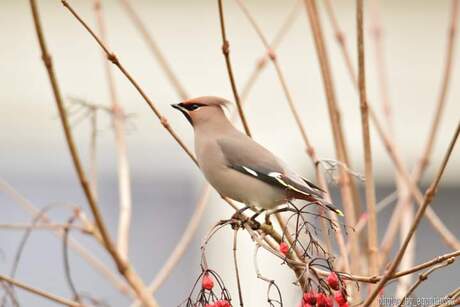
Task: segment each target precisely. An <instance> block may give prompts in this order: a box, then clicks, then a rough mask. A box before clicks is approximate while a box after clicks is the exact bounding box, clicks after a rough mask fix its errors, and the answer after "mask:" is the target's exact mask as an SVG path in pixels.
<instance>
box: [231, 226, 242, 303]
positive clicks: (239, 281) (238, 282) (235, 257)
mask: <svg viewBox="0 0 460 307" xmlns="http://www.w3.org/2000/svg"><path fill="white" fill-rule="evenodd" d="M237 238H238V228H236V229H235V230H234V234H233V248H232V251H233V264H234V265H235V275H236V284H237V286H238V298H239V300H240V306H241V307H243V306H244V303H243V292H242V290H241V280H240V271H239V269H238V259H237V254H236V251H237V246H238V242H237V240H238V239H237Z"/></svg>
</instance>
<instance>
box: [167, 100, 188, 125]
mask: <svg viewBox="0 0 460 307" xmlns="http://www.w3.org/2000/svg"><path fill="white" fill-rule="evenodd" d="M171 107H173V108H174V109H177V110H179V111H181V113H182V114H184V116H185V118H186V119H187V120H188V122H189V123H190V125H192V126H193V122H192V117H190V114H189V113H188V111H187V109H186V108H184V106H183V105H182V103H176V104H172V105H171Z"/></svg>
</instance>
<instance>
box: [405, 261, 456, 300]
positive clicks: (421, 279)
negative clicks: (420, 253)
mask: <svg viewBox="0 0 460 307" xmlns="http://www.w3.org/2000/svg"><path fill="white" fill-rule="evenodd" d="M454 261H455V258H453V257H452V258H449V259H447V260H446V261H445V262H443V263H440V264H437V265H435V266H433V267H431V268H430V269H429V270H427V271H426V272H423V273H422V274H420V275H419V276H418V279H417V281H416V282H415V283H414V284H413V285H412V286H411V287H410V288H409V291H407V293H406V295H404V297H403V298H402V299H401V302H400V303H399V305H398V307H401V306H403V304H404V302H405V300H406V298H408V297H409V296H410V295H411V294H412V292H414V290H415V289H416V288H417V287H418V286H420V284H421V283H422V282H424V281H425V280H427V279H428V276H429V275H430V274H431V273H433V272H434V271H436V270H438V269H441V268H443V267H446V266H448V265H450V264H452V263H454Z"/></svg>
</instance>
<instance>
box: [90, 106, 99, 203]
mask: <svg viewBox="0 0 460 307" xmlns="http://www.w3.org/2000/svg"><path fill="white" fill-rule="evenodd" d="M90 123H91V138H90V143H89V157H90V158H89V174H90V178H91V188H92V189H93V194H94V198H95V199H96V201H97V199H98V189H97V187H98V184H97V110H94V111H93V112H92V113H91V121H90Z"/></svg>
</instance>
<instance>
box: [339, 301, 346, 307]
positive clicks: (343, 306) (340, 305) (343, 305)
mask: <svg viewBox="0 0 460 307" xmlns="http://www.w3.org/2000/svg"><path fill="white" fill-rule="evenodd" d="M339 307H348V303H347V302H345V303H343V304H339Z"/></svg>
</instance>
